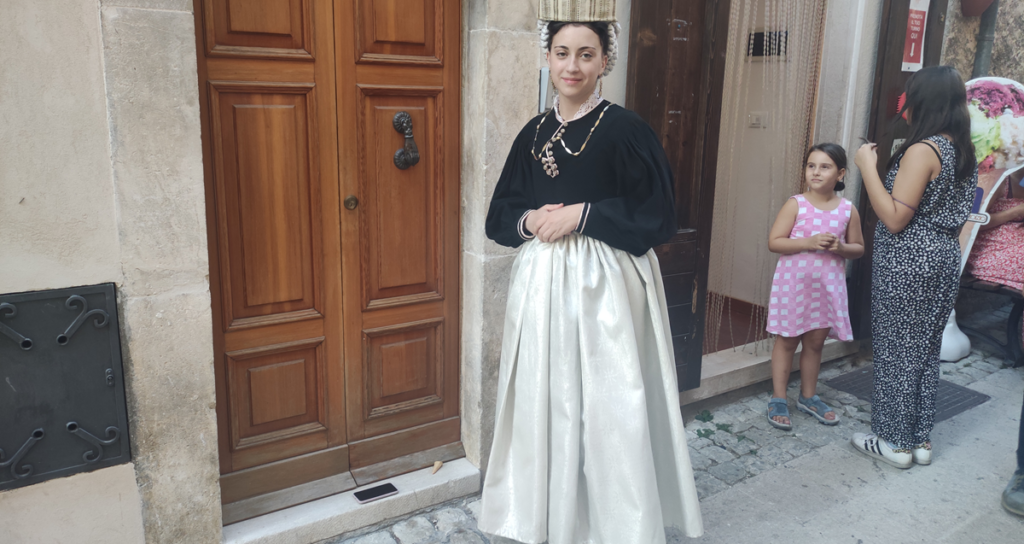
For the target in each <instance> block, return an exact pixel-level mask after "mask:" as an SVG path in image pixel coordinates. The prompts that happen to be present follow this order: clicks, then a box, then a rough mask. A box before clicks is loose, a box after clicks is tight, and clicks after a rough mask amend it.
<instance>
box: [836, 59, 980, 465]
mask: <svg viewBox="0 0 1024 544" xmlns="http://www.w3.org/2000/svg"><path fill="white" fill-rule="evenodd" d="M906 89H907V103H906V107H905V110H906V119H907V121H908V122H909V123H910V135H909V136H907V139H906V141H905V142H904V143H903V145H901V146H900V148H899V149H897V150H896V152H895V153H893V156H892V158H891V159H889V164H888V168H889V174H888V175H887V176H886V177H885V180H884V181H883V180H882V179H881V178H879V176H878V169H877V163H878V153H877V151H876V149H875V147H876V146H875V144H864V145H862V146H861V147H860V149H859V150H857V155H856V159H855V160H856V163H857V166H858V167H859V168H860V172H861V176H863V178H864V187H865V188H866V189H867V193H868V198H869V199H870V200H871V207H872V208H874V210H875V212H876V213H877V214H878V225H877V227H876V228H875V241H874V255H873V257H872V263H871V264H872V268H871V342H872V347H873V348H874V374H875V376H874V381H875V385H874V394H873V397H872V398H873V401H872V405H871V431H872V433H871V434H862V433H857V434H854V435H853V438H852V439H851V442H852V443H853V446H854V447H855V448H856V449H857V451H859V452H861V453H863V454H865V455H867V456H869V457H872V458H875V459H878V460H880V461H883V462H885V463H888V464H890V465H892V466H894V467H897V468H910V466H911V465H912V464H913V463H915V462H916V463H918V464H922V465H927V464H929V463H931V441H930V439H929V434H930V433H931V430H932V426H933V423H934V418H935V393H936V390H937V387H938V382H939V348H940V347H941V345H942V329H943V328H944V327H945V325H946V320H947V319H949V314H950V312H951V311H953V303H954V302H955V301H956V295H957V292H958V291H959V288H960V242H959V240H958V238H957V236H958V233H959V232H960V228H961V227H962V226H963V224H964V222H966V221H967V216H968V215H969V214H970V211H971V204H972V203H973V201H974V189H975V187H977V185H978V167H977V163H976V159H975V156H974V146H973V144H972V143H971V121H970V115H969V114H968V112H967V91H966V89H965V88H964V82H963V80H962V79H961V78H960V74H959V73H958V72H957V71H956V69H955V68H953V67H951V66H932V67H928V68H924V69H922V70H920V71H918V72H916V73H915V74H914V75H912V76H911V77H910V79H909V80H908V81H907V87H906Z"/></svg>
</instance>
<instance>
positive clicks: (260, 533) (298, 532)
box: [221, 458, 480, 544]
mask: <svg viewBox="0 0 1024 544" xmlns="http://www.w3.org/2000/svg"><path fill="white" fill-rule="evenodd" d="M432 470H433V467H428V468H424V469H421V470H417V471H415V472H410V473H407V474H402V475H400V476H395V477H394V478H389V479H387V480H384V481H381V482H375V483H373V484H370V485H369V486H364V487H359V488H356V489H353V490H351V491H346V492H344V493H339V494H337V495H332V496H330V497H325V498H323V499H319V500H315V501H312V502H307V503H305V504H300V505H298V506H293V507H291V508H286V509H284V510H279V511H277V512H273V513H270V514H266V515H263V516H259V517H256V518H252V519H249V520H246V521H241V522H238V523H235V524H232V525H228V526H227V527H224V530H223V532H222V537H221V542H222V543H223V544H312V543H314V542H319V541H321V540H323V539H325V538H330V537H332V536H336V535H340V534H343V533H347V532H350V531H354V530H356V529H360V528H362V527H367V526H370V525H375V524H378V523H380V522H382V521H385V520H388V519H391V518H396V517H399V516H404V515H406V514H409V513H411V512H415V511H417V510H421V509H423V508H428V507H430V506H433V505H436V504H441V503H443V502H447V501H450V500H452V499H457V498H459V497H464V496H466V495H471V494H473V493H477V492H478V491H480V469H478V468H476V467H475V466H473V464H472V463H470V462H469V461H467V460H466V459H465V458H461V459H456V460H454V461H450V462H447V463H445V464H444V466H442V467H441V470H439V471H437V474H431V473H430V472H431V471H432ZM383 483H392V484H394V486H395V487H396V488H398V494H397V495H393V496H391V497H387V498H384V499H380V500H378V501H374V502H371V503H367V504H359V503H358V502H356V499H355V497H353V493H355V492H356V491H359V490H361V489H365V488H366V487H373V486H376V485H380V484H383Z"/></svg>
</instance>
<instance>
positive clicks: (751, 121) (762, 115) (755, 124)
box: [747, 111, 768, 128]
mask: <svg viewBox="0 0 1024 544" xmlns="http://www.w3.org/2000/svg"><path fill="white" fill-rule="evenodd" d="M747 126H748V127H750V128H768V112H766V111H752V112H750V113H748V114H747Z"/></svg>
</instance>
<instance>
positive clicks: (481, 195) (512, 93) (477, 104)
mask: <svg viewBox="0 0 1024 544" xmlns="http://www.w3.org/2000/svg"><path fill="white" fill-rule="evenodd" d="M463 6H464V8H463V18H464V21H465V22H464V26H465V28H464V29H463V43H462V47H463V55H462V58H463V67H462V250H463V253H462V395H461V402H462V410H461V412H462V443H463V445H464V446H465V449H466V457H467V458H468V459H469V461H470V462H472V463H473V464H474V465H476V466H478V467H480V468H481V469H485V468H486V464H487V455H488V453H489V452H490V447H491V439H492V438H493V436H494V404H495V400H496V396H497V384H498V361H499V358H500V354H501V337H502V327H503V324H504V316H505V297H506V295H507V291H508V280H509V273H510V270H511V267H512V261H513V260H514V259H515V254H516V251H515V250H511V249H509V248H505V247H501V246H499V245H497V244H495V243H494V242H492V241H490V240H488V239H487V237H486V236H485V235H484V218H485V217H486V215H487V206H488V204H489V203H490V200H491V193H493V191H494V186H495V184H496V183H497V181H498V175H499V174H500V173H501V169H502V167H503V166H504V164H505V157H506V155H507V154H508V150H509V147H510V146H511V144H512V140H514V139H515V136H516V134H518V133H519V130H520V129H521V128H522V127H523V125H524V124H525V123H526V122H527V121H529V120H530V118H532V117H533V116H534V115H536V114H537V96H538V94H539V86H538V81H539V79H538V74H539V72H538V70H539V68H540V66H541V64H540V61H541V54H540V48H539V47H538V45H537V3H536V0H486V1H483V0H479V1H472V0H466V1H465V2H464V4H463Z"/></svg>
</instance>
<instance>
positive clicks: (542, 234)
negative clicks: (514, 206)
mask: <svg viewBox="0 0 1024 544" xmlns="http://www.w3.org/2000/svg"><path fill="white" fill-rule="evenodd" d="M582 210H583V204H573V205H571V206H566V205H564V204H545V205H543V206H541V207H540V208H539V209H536V210H534V211H532V212H530V215H527V216H526V230H528V231H530V232H532V233H533V234H534V236H536V237H537V239H538V240H540V241H541V242H545V243H548V242H554V241H556V240H558V239H560V238H561V237H563V236H565V235H566V234H569V233H570V232H572V231H573V230H575V229H576V225H578V224H579V222H580V212H581V211H582Z"/></svg>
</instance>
